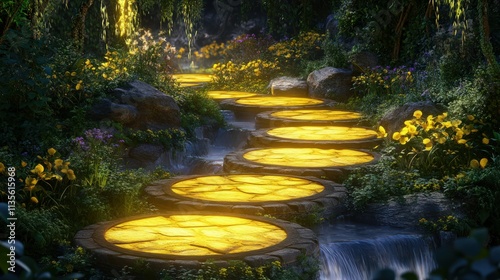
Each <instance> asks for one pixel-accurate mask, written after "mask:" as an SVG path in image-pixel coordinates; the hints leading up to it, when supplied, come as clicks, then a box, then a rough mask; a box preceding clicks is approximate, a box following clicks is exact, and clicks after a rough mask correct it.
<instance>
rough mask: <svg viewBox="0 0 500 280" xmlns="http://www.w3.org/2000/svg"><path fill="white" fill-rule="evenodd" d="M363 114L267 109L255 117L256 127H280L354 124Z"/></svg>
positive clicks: (340, 111)
mask: <svg viewBox="0 0 500 280" xmlns="http://www.w3.org/2000/svg"><path fill="white" fill-rule="evenodd" d="M362 118H363V116H362V115H361V114H360V113H357V112H350V111H342V110H327V109H297V110H280V111H267V112H262V113H259V114H258V115H257V116H256V119H255V127H257V128H267V127H280V126H301V125H335V126H353V125H356V124H358V123H359V122H361V121H362Z"/></svg>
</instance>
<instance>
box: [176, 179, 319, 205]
mask: <svg viewBox="0 0 500 280" xmlns="http://www.w3.org/2000/svg"><path fill="white" fill-rule="evenodd" d="M170 188H171V190H172V191H173V192H174V193H176V194H178V195H182V196H185V197H190V198H195V199H202V200H210V201H224V202H263V201H283V200H290V199H297V198H303V197H308V196H312V195H315V194H318V193H320V192H322V191H323V190H324V188H325V187H324V186H323V185H321V184H319V183H315V182H313V181H309V180H306V179H302V178H296V177H289V176H279V175H251V174H249V175H247V174H235V175H226V176H220V175H212V176H203V177H195V178H192V179H187V180H182V181H179V182H177V183H175V184H173V185H172V186H171V187H170ZM290 188H293V190H290Z"/></svg>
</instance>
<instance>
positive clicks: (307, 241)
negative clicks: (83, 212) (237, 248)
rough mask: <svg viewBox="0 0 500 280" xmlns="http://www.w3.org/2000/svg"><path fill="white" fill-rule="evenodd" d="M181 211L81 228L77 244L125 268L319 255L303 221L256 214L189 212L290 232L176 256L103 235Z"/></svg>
mask: <svg viewBox="0 0 500 280" xmlns="http://www.w3.org/2000/svg"><path fill="white" fill-rule="evenodd" d="M178 214H182V213H176V212H166V213H160V214H148V215H139V216H133V217H128V218H123V219H119V220H115V221H110V222H104V223H98V224H93V225H90V226H87V227H85V228H84V229H82V230H80V231H78V232H77V233H76V235H75V237H74V239H75V243H76V245H77V246H81V247H83V248H84V249H86V250H89V251H91V252H92V253H93V254H94V256H95V258H96V259H97V263H99V264H101V265H102V266H103V267H108V268H118V269H119V268H122V267H123V266H125V265H127V266H133V265H134V264H135V263H136V262H137V261H139V260H145V261H146V262H148V263H149V264H150V266H151V268H152V269H153V270H156V271H161V270H162V269H166V268H168V267H169V266H174V267H183V268H188V269H197V268H200V267H201V265H202V263H204V262H206V261H212V260H213V261H214V263H215V264H217V265H218V266H221V267H224V266H228V265H229V261H231V260H242V261H244V262H246V263H247V264H248V265H250V266H261V265H264V264H267V263H271V262H273V261H280V262H281V263H282V265H283V266H294V265H298V263H299V260H298V259H297V258H298V257H299V256H304V255H305V256H306V257H314V258H319V244H318V240H317V238H316V235H315V234H314V232H313V231H312V230H310V229H307V228H304V227H302V226H300V225H297V224H294V223H291V222H287V221H283V220H278V219H271V218H266V217H257V216H249V215H238V214H221V213H209V212H203V213H189V214H190V215H224V216H232V217H240V218H246V219H253V220H257V221H261V222H266V223H269V224H272V225H275V226H277V227H279V228H282V229H283V230H285V232H286V233H287V237H286V238H285V240H283V241H282V242H280V243H278V244H275V245H272V246H269V247H266V248H263V249H259V250H253V251H248V252H241V253H234V254H225V255H219V256H177V255H167V254H154V253H145V252H137V251H133V250H127V249H124V248H121V247H118V246H116V245H114V244H111V243H109V242H108V241H106V239H105V238H104V233H105V232H106V231H107V230H108V229H109V228H111V227H112V226H115V225H117V224H120V223H123V222H127V221H132V220H135V219H141V218H148V217H155V216H159V215H161V216H168V215H178Z"/></svg>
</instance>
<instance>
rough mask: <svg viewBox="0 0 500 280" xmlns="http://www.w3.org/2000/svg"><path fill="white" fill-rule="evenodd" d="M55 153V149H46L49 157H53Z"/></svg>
mask: <svg viewBox="0 0 500 280" xmlns="http://www.w3.org/2000/svg"><path fill="white" fill-rule="evenodd" d="M56 152H57V151H56V149H54V148H50V149H48V150H47V153H48V154H49V155H51V156H53V155H54V154H55V153H56Z"/></svg>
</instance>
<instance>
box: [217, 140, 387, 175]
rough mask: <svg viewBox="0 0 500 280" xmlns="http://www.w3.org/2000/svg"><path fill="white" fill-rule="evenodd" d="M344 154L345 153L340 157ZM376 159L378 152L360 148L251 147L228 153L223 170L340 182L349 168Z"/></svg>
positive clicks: (369, 162)
mask: <svg viewBox="0 0 500 280" xmlns="http://www.w3.org/2000/svg"><path fill="white" fill-rule="evenodd" d="M279 150H282V151H285V152H280V151H279ZM273 151H274V152H273ZM344 153H346V156H345V157H342V158H340V157H339V155H342V154H344ZM378 158H379V155H378V154H376V153H372V152H368V151H363V150H343V149H316V148H267V149H261V148H251V149H246V150H241V151H235V152H232V153H229V154H227V155H226V157H225V158H224V171H225V172H240V173H259V172H267V173H275V174H285V175H295V176H313V177H317V178H326V179H329V180H333V181H336V182H341V181H342V180H343V179H344V177H345V175H346V174H347V173H349V172H350V171H351V170H352V169H354V168H356V167H359V166H362V165H365V164H372V163H374V162H376V161H377V160H378Z"/></svg>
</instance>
